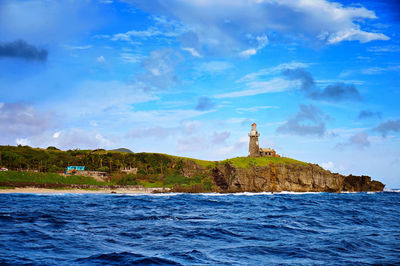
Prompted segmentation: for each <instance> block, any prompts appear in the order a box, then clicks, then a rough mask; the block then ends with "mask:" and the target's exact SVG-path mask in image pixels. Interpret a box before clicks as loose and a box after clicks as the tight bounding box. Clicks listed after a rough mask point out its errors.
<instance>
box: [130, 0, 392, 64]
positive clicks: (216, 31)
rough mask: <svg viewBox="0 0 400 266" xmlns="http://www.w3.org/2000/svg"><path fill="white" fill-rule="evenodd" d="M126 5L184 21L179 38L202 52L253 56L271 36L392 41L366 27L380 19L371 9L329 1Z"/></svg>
mask: <svg viewBox="0 0 400 266" xmlns="http://www.w3.org/2000/svg"><path fill="white" fill-rule="evenodd" d="M125 2H128V3H131V4H133V5H135V6H137V7H139V8H141V9H143V10H145V11H148V12H152V13H156V14H159V15H163V16H167V17H169V18H174V19H177V20H179V21H180V22H182V23H184V24H185V25H186V26H187V28H188V30H187V32H186V33H185V34H183V36H182V37H181V42H182V45H183V46H184V47H185V48H193V49H195V50H196V51H199V50H200V53H211V54H213V53H214V54H215V53H219V54H220V53H225V54H232V53H233V54H237V55H239V56H244V57H249V56H251V55H255V54H256V53H257V52H258V51H259V50H260V49H262V48H263V47H264V46H266V45H267V44H268V42H269V38H268V34H270V33H272V32H274V33H279V34H281V35H282V36H283V35H291V36H294V37H296V38H298V39H305V40H311V41H312V42H317V43H323V44H328V45H329V44H336V43H340V42H343V41H359V42H361V43H365V42H370V41H373V40H388V39H389V37H388V36H386V35H384V34H382V33H378V32H373V31H366V30H363V29H362V21H363V20H366V19H376V18H377V16H376V14H375V13H374V12H373V11H371V10H368V9H366V8H364V7H362V6H347V7H345V6H343V5H342V4H340V3H336V2H329V1H326V0H314V1H300V0H268V1H266V0H236V1H226V0H223V1H214V0H203V1H183V0H171V1H168V2H165V1H161V0H152V1H139V0H125Z"/></svg>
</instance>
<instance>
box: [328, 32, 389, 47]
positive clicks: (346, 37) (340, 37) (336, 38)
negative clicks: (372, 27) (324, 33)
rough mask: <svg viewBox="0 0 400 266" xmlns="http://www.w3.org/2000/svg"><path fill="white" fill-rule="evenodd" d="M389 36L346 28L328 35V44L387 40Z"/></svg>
mask: <svg viewBox="0 0 400 266" xmlns="http://www.w3.org/2000/svg"><path fill="white" fill-rule="evenodd" d="M389 39H390V38H389V37H388V36H386V35H385V34H382V33H375V32H365V31H362V30H359V29H347V30H344V31H340V32H337V33H334V34H331V35H330V36H329V37H328V43H329V44H336V43H339V42H342V41H359V42H360V43H366V42H370V41H374V40H383V41H386V40H389Z"/></svg>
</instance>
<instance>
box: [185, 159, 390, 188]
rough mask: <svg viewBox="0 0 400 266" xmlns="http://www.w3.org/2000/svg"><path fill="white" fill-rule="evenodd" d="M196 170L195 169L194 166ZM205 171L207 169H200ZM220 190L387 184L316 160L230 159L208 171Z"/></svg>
mask: <svg viewBox="0 0 400 266" xmlns="http://www.w3.org/2000/svg"><path fill="white" fill-rule="evenodd" d="M191 170H192V171H188V172H191V173H190V174H192V173H193V172H194V171H193V170H194V169H193V166H191ZM199 170H200V172H203V173H204V171H206V170H205V169H199V168H198V169H196V171H199ZM207 172H208V175H210V176H211V177H212V179H213V182H214V184H215V187H216V190H217V191H220V192H224V191H227V192H239V191H253V192H261V191H274V192H275V191H296V192H308V191H319V192H342V191H349V192H359V191H382V190H383V188H384V184H382V183H381V182H378V181H371V178H370V177H368V176H353V175H350V176H343V175H340V174H336V173H331V172H330V171H327V170H325V169H323V168H322V167H320V166H318V165H315V164H307V165H298V164H292V165H287V164H270V165H269V166H253V165H250V166H249V167H248V168H237V167H234V166H233V165H231V164H229V163H226V164H223V165H217V166H215V167H214V168H212V169H211V170H209V171H207Z"/></svg>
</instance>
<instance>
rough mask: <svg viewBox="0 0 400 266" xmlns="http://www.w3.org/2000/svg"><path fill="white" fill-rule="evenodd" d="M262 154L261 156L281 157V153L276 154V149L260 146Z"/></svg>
mask: <svg viewBox="0 0 400 266" xmlns="http://www.w3.org/2000/svg"><path fill="white" fill-rule="evenodd" d="M260 156H261V157H280V156H279V154H276V151H275V150H274V149H271V148H260Z"/></svg>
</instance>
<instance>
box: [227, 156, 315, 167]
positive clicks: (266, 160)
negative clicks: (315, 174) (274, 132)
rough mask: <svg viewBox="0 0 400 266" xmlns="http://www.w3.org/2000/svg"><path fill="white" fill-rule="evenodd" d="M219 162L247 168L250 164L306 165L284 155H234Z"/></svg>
mask: <svg viewBox="0 0 400 266" xmlns="http://www.w3.org/2000/svg"><path fill="white" fill-rule="evenodd" d="M220 163H221V164H225V163H230V164H232V165H233V166H235V167H237V168H249V167H250V165H251V164H252V165H255V166H268V165H270V164H285V165H288V164H299V165H308V164H307V163H305V162H302V161H297V160H295V159H291V158H286V157H259V158H249V157H236V158H232V159H226V160H224V161H221V162H220Z"/></svg>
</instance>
